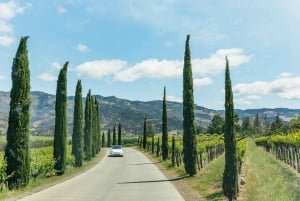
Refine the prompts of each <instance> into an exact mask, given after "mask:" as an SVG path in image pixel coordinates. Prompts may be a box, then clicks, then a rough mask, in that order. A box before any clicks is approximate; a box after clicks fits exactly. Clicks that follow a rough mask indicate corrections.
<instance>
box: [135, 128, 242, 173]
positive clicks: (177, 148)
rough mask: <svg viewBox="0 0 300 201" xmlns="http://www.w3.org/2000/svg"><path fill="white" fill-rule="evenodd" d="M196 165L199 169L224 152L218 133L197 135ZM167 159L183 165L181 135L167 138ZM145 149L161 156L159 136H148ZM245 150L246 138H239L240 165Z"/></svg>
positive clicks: (174, 164)
mask: <svg viewBox="0 0 300 201" xmlns="http://www.w3.org/2000/svg"><path fill="white" fill-rule="evenodd" d="M196 140H197V167H198V170H201V169H202V168H204V167H205V166H206V164H208V163H210V162H211V161H213V160H214V159H216V158H217V157H219V156H220V155H222V154H223V152H224V137H223V135H218V134H214V135H212V134H202V135H197V139H196ZM138 145H139V147H140V148H141V147H142V138H139V140H138ZM168 145H169V154H168V155H169V160H170V161H171V163H172V166H176V167H181V166H183V140H182V136H172V137H169V140H168ZM146 150H148V151H151V153H152V154H154V155H156V156H161V144H160V137H148V138H147V144H146ZM245 150H246V140H244V139H243V140H240V141H238V143H237V152H238V161H239V164H240V167H239V169H241V166H242V158H243V156H244V154H245Z"/></svg>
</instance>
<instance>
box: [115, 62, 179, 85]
mask: <svg viewBox="0 0 300 201" xmlns="http://www.w3.org/2000/svg"><path fill="white" fill-rule="evenodd" d="M182 65H183V63H182V62H181V61H179V60H161V61H159V60H157V59H148V60H144V61H141V62H139V63H137V64H135V65H134V66H132V67H130V68H127V69H125V70H123V71H120V72H118V73H117V74H116V76H115V79H116V80H117V81H123V82H131V81H135V80H137V79H140V78H154V79H164V78H174V77H179V76H181V75H182Z"/></svg>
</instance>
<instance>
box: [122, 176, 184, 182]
mask: <svg viewBox="0 0 300 201" xmlns="http://www.w3.org/2000/svg"><path fill="white" fill-rule="evenodd" d="M187 177H188V176H182V177H176V178H172V179H159V180H146V181H127V182H119V183H118V184H141V183H155V182H168V181H178V180H181V179H184V178H187Z"/></svg>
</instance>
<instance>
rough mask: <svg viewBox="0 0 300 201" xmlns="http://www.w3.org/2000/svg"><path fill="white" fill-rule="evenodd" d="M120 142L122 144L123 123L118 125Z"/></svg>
mask: <svg viewBox="0 0 300 201" xmlns="http://www.w3.org/2000/svg"><path fill="white" fill-rule="evenodd" d="M118 144H119V145H121V144H122V129H121V123H119V125H118Z"/></svg>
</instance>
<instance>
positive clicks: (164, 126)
mask: <svg viewBox="0 0 300 201" xmlns="http://www.w3.org/2000/svg"><path fill="white" fill-rule="evenodd" d="M162 109H163V113H162V139H161V140H162V142H161V143H162V144H161V149H162V150H161V151H162V158H163V160H167V159H168V153H169V144H168V116H167V101H166V87H164V98H163V107H162Z"/></svg>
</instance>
